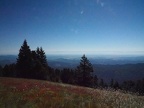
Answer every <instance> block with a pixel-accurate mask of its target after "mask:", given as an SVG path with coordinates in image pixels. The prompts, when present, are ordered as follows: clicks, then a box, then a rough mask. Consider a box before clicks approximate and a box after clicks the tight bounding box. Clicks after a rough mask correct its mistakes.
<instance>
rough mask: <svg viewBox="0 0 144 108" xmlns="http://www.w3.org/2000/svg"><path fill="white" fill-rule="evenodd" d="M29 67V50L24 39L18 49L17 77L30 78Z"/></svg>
mask: <svg viewBox="0 0 144 108" xmlns="http://www.w3.org/2000/svg"><path fill="white" fill-rule="evenodd" d="M31 67H32V57H31V50H30V47H29V46H28V44H27V41H26V40H24V42H23V45H22V46H21V48H20V50H19V54H18V58H17V75H18V77H24V78H30V77H31V73H30V71H31Z"/></svg>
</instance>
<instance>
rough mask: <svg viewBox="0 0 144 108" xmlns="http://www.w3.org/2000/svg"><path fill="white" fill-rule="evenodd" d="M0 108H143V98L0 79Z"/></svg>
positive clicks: (83, 88) (58, 85)
mask: <svg viewBox="0 0 144 108" xmlns="http://www.w3.org/2000/svg"><path fill="white" fill-rule="evenodd" d="M0 108H144V96H137V95H132V94H124V93H122V92H120V91H112V90H100V89H92V88H86V87H79V86H72V85H68V84H60V83H53V82H48V81H42V80H27V79H15V78H0Z"/></svg>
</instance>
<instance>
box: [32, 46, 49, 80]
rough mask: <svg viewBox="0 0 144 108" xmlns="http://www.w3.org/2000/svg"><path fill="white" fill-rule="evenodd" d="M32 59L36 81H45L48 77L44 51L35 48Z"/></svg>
mask: <svg viewBox="0 0 144 108" xmlns="http://www.w3.org/2000/svg"><path fill="white" fill-rule="evenodd" d="M32 58H33V72H35V73H34V78H36V79H47V76H48V64H47V59H46V55H45V52H44V50H43V49H42V47H41V48H39V47H38V48H37V49H36V51H32Z"/></svg>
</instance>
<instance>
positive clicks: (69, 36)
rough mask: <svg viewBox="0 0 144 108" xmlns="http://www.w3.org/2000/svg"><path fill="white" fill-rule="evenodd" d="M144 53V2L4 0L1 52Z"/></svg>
mask: <svg viewBox="0 0 144 108" xmlns="http://www.w3.org/2000/svg"><path fill="white" fill-rule="evenodd" d="M24 39H27V42H28V45H29V46H30V48H31V49H32V50H34V49H36V47H38V46H39V47H40V46H42V47H43V49H44V50H45V52H46V54H53V53H58V54H60V53H61V54H63V53H72V54H74V53H80V54H84V53H86V54H87V53H93V54H101V53H103V54H144V0H0V54H18V51H19V49H20V46H21V45H22V43H23V41H24Z"/></svg>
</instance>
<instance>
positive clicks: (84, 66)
mask: <svg viewBox="0 0 144 108" xmlns="http://www.w3.org/2000/svg"><path fill="white" fill-rule="evenodd" d="M76 71H77V81H78V84H79V85H82V86H91V84H92V82H91V81H92V80H91V72H93V67H92V64H91V63H90V62H89V60H88V59H87V57H86V56H85V55H83V56H82V57H81V61H80V65H79V66H78V67H77V69H76Z"/></svg>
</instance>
